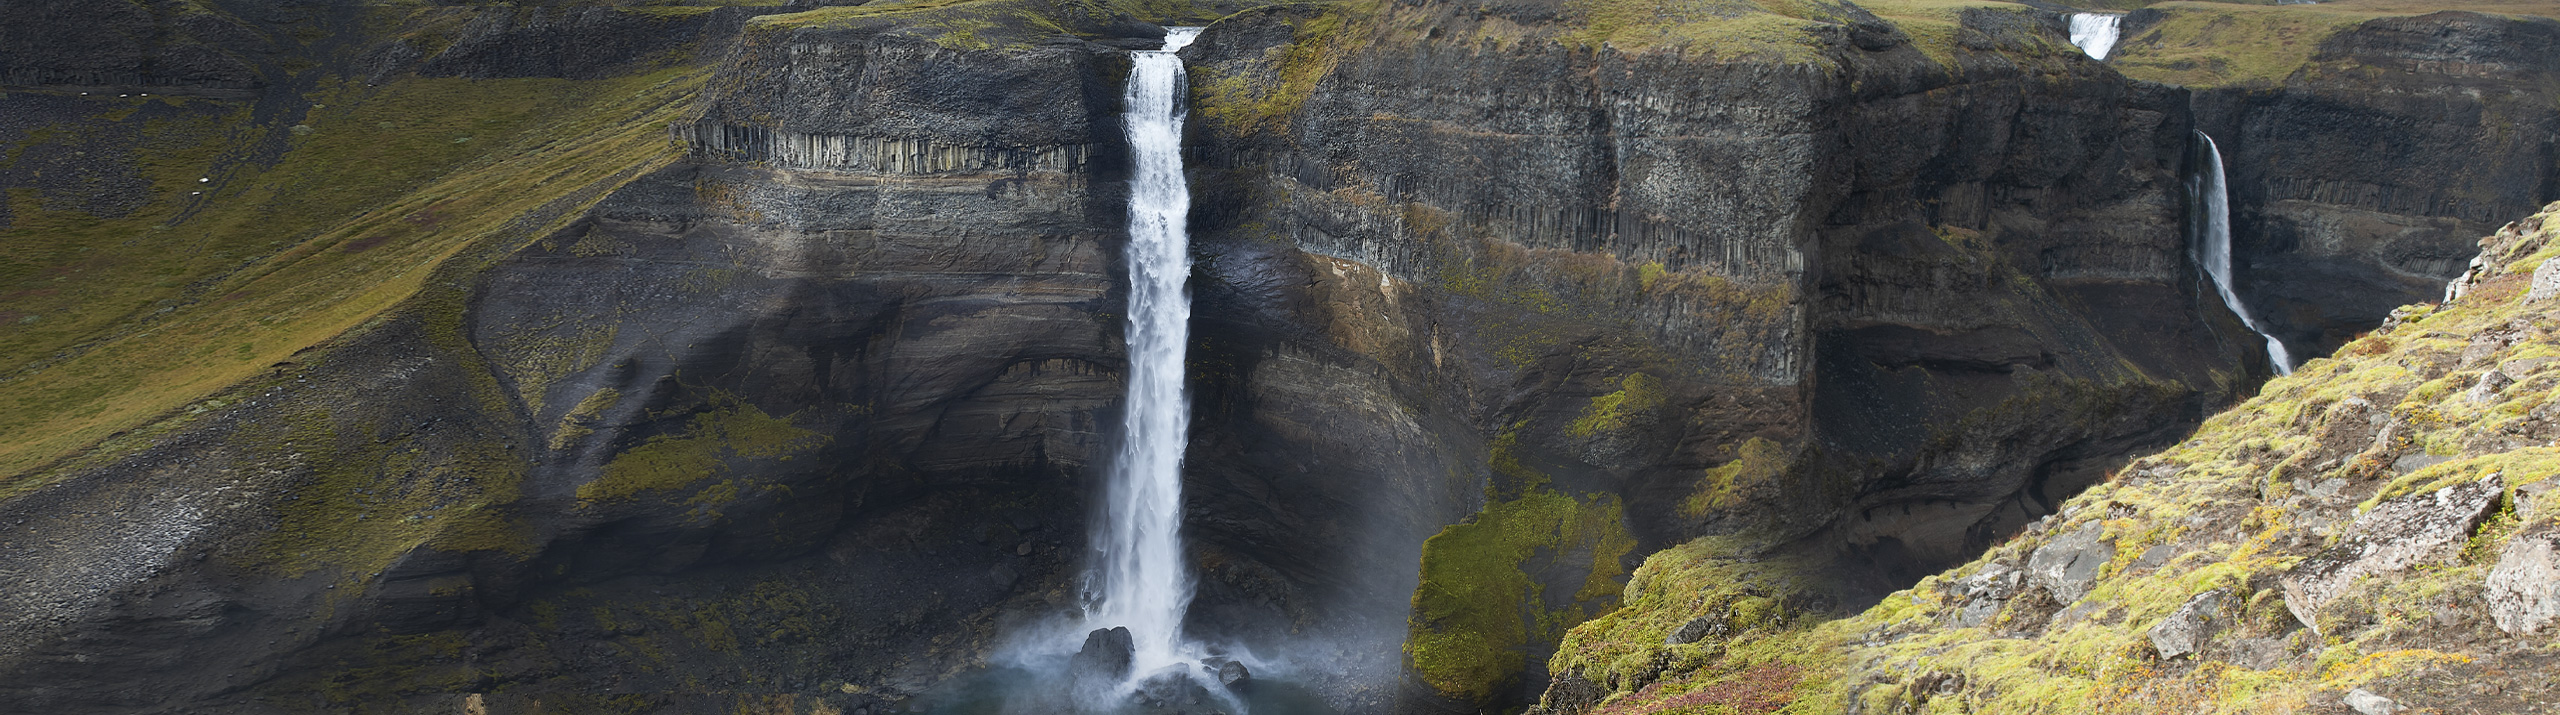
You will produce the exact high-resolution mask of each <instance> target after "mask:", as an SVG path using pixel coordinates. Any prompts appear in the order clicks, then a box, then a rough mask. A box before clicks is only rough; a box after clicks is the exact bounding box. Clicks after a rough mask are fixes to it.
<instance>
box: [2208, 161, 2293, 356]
mask: <svg viewBox="0 0 2560 715" xmlns="http://www.w3.org/2000/svg"><path fill="white" fill-rule="evenodd" d="M2196 138H2197V139H2201V140H2203V142H2204V151H2203V152H2201V153H2200V154H2199V156H2198V158H2200V159H2203V160H2204V166H2203V168H2202V169H2201V170H2199V171H2197V172H2196V173H2195V175H2194V176H2190V177H2188V178H2187V191H2188V193H2189V194H2191V195H2193V196H2194V197H2195V202H2196V206H2197V207H2198V208H2199V209H2201V210H2200V211H2197V212H2196V218H2197V221H2196V224H2197V225H2196V232H2195V236H2196V242H2195V252H2196V256H2195V258H2196V263H2197V264H2198V265H2202V266H2204V272H2205V275H2206V276H2207V277H2210V278H2212V279H2213V289H2214V291H2215V292H2216V293H2219V294H2221V296H2222V304H2223V305H2225V306H2229V307H2230V308H2231V314H2232V315H2236V316H2239V317H2240V324H2242V325H2246V326H2249V331H2250V332H2253V333H2256V334H2257V336H2258V338H2259V339H2262V340H2265V341H2267V362H2269V363H2273V364H2274V365H2275V368H2276V374H2278V375H2291V374H2293V352H2292V351H2290V350H2287V349H2285V347H2284V341H2282V340H2277V339H2276V337H2275V336H2273V335H2268V334H2267V329H2266V326H2264V325H2260V324H2259V323H2258V318H2257V316H2255V315H2252V314H2251V313H2250V312H2249V306H2248V305H2247V304H2245V303H2242V302H2240V293H2239V292H2238V290H2237V288H2236V287H2235V286H2234V284H2233V283H2232V277H2231V187H2230V185H2229V184H2228V183H2227V181H2226V177H2225V176H2224V174H2223V171H2222V147H2220V146H2217V145H2215V144H2214V143H2213V137H2212V136H2211V135H2208V134H2205V133H2204V132H2196Z"/></svg>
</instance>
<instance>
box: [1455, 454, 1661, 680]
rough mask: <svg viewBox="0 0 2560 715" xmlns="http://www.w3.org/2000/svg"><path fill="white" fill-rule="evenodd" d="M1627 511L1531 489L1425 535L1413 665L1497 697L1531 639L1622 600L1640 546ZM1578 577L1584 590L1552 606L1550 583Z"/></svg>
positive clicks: (1546, 638) (1549, 638)
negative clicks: (1622, 581) (1621, 587)
mask: <svg viewBox="0 0 2560 715" xmlns="http://www.w3.org/2000/svg"><path fill="white" fill-rule="evenodd" d="M1621 511H1622V510H1621V508H1620V504H1619V502H1618V498H1617V497H1616V496H1615V495H1609V494H1601V495H1597V496H1593V497H1589V498H1582V499H1577V498H1574V497H1573V496H1570V495H1566V494H1562V493H1559V492H1556V491H1554V490H1551V489H1547V488H1545V487H1542V486H1530V487H1527V488H1525V489H1523V490H1522V493H1521V494H1520V495H1519V496H1518V497H1517V498H1513V499H1509V500H1503V501H1495V502H1493V503H1490V504H1487V505H1485V508H1484V510H1483V511H1481V512H1478V513H1477V514H1476V515H1475V517H1474V518H1471V519H1469V520H1467V521H1465V522H1462V523H1458V524H1454V525H1451V526H1449V527H1448V528H1445V529H1442V530H1440V533H1439V534H1438V535H1435V536H1433V537H1431V538H1430V540H1428V541H1425V542H1423V546H1422V582H1421V585H1420V586H1419V587H1417V588H1415V589H1414V592H1413V616H1412V624H1411V631H1410V633H1409V635H1408V637H1407V638H1406V639H1405V655H1406V656H1407V657H1408V658H1410V659H1411V662H1412V664H1413V670H1414V672H1415V673H1416V674H1418V675H1419V676H1420V677H1421V678H1422V680H1423V682H1425V683H1428V684H1430V685H1431V687H1432V688H1433V689H1435V690H1438V691H1440V692H1441V693H1442V694H1445V695H1449V696H1451V697H1457V698H1462V699H1465V700H1468V701H1470V702H1479V703H1481V702H1489V701H1491V700H1492V698H1493V696H1494V695H1495V694H1496V692H1497V691H1498V690H1499V689H1500V688H1502V687H1504V686H1505V685H1507V684H1512V683H1515V682H1516V679H1517V678H1518V677H1519V676H1520V674H1521V671H1522V670H1523V669H1524V668H1526V667H1527V664H1528V655H1529V649H1530V648H1531V647H1532V644H1537V643H1549V642H1553V641H1554V640H1555V639H1556V638H1557V637H1558V636H1561V635H1562V634H1563V633H1564V632H1565V629H1567V628H1571V627H1573V626H1574V624H1577V623H1581V622H1582V621H1584V620H1585V619H1588V618H1591V617H1592V616H1594V615H1598V614H1599V613H1601V612H1604V611H1606V610H1608V609H1609V608H1611V607H1613V606H1615V605H1616V602H1617V598H1618V579H1619V577H1620V576H1623V575H1624V574H1625V571H1626V567H1625V566H1624V565H1622V559H1624V558H1626V555H1627V552H1628V551H1630V550H1632V549H1634V548H1635V537H1633V536H1632V535H1630V534H1628V533H1627V530H1626V527H1625V526H1624V524H1623V523H1622V519H1623V514H1622V513H1621ZM1577 576H1578V577H1579V583H1580V588H1579V589H1578V590H1575V591H1573V592H1572V595H1571V596H1570V597H1567V598H1561V599H1554V600H1555V602H1552V603H1551V602H1550V596H1551V595H1555V594H1552V593H1551V592H1550V591H1549V590H1548V589H1547V588H1546V584H1549V583H1558V582H1566V583H1570V582H1573V581H1574V580H1575V577H1577Z"/></svg>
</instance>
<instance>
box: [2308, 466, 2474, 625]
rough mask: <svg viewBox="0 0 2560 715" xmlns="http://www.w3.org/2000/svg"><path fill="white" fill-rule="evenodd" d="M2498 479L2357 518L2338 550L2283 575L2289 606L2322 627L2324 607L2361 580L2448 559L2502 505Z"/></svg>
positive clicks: (2407, 500) (2393, 503) (2404, 499)
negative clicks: (2320, 616) (2319, 617)
mask: <svg viewBox="0 0 2560 715" xmlns="http://www.w3.org/2000/svg"><path fill="white" fill-rule="evenodd" d="M2503 490H2504V486H2503V482H2501V481H2500V480H2499V475H2495V474H2492V475H2490V476H2489V477H2488V478H2487V479H2483V480H2480V481H2477V482H2473V483H2470V484H2463V485H2458V486H2451V487H2445V488H2443V489H2439V490H2436V491H2435V492H2432V493H2428V494H2424V495H2418V496H2409V497H2402V498H2399V499H2393V500H2390V501H2386V502H2383V503H2381V504H2377V505H2374V507H2373V510H2371V511H2367V512H2365V513H2363V514H2360V515H2358V516H2356V520H2355V523H2353V524H2350V525H2348V526H2347V533H2346V535H2345V536H2342V537H2339V539H2338V544H2337V545H2336V546H2332V547H2329V549H2328V550H2326V551H2322V552H2320V553H2318V554H2315V555H2313V556H2312V557H2311V558H2309V559H2305V560H2303V562H2302V563H2300V564H2297V565H2295V566H2294V567H2293V569H2292V570H2291V571H2289V572H2286V573H2285V575H2284V605H2285V608H2287V609H2290V610H2291V611H2293V617H2294V618H2296V619H2299V620H2301V621H2302V623H2303V625H2306V626H2311V627H2313V628H2314V629H2317V628H2318V624H2319V619H2318V614H2319V613H2320V608H2321V607H2322V606H2326V605H2328V604H2329V603H2330V602H2331V601H2334V600H2337V598H2338V596H2339V595H2341V594H2343V593H2344V592H2345V591H2346V590H2347V588H2348V587H2349V586H2352V585H2354V584H2355V582H2356V580H2357V579H2361V578H2364V577H2366V576H2373V575H2380V574H2386V573H2389V572H2392V571H2397V570H2400V569H2405V568H2409V567H2411V566H2416V565H2419V564H2423V563H2436V562H2442V561H2445V560H2448V559H2450V558H2452V557H2454V556H2456V555H2458V552H2459V551H2461V548H2462V544H2463V542H2464V541H2466V540H2468V539H2469V538H2470V536H2471V533H2472V532H2473V531H2474V530H2476V529H2477V528H2478V527H2479V525H2480V520H2481V519H2483V518H2487V517H2488V516H2489V513H2490V511H2492V510H2493V509H2495V508H2497V507H2498V506H2499V494H2500V492H2501V491H2503Z"/></svg>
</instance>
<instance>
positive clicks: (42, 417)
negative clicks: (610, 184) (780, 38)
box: [0, 70, 700, 491]
mask: <svg viewBox="0 0 2560 715" xmlns="http://www.w3.org/2000/svg"><path fill="white" fill-rule="evenodd" d="M698 75H699V72H698V71H686V70H664V71H658V72H655V73H650V74H641V75H632V76H626V77H622V78H618V79H611V80H601V81H587V82H576V81H570V80H556V79H504V80H465V79H427V78H414V77H411V78H404V79H400V80H396V81H393V82H389V83H386V84H384V85H383V86H381V87H366V86H362V85H358V84H353V83H327V84H324V85H323V86H322V88H321V89H319V90H317V91H315V92H314V93H313V94H312V96H311V97H310V98H309V99H310V100H311V101H312V102H314V103H315V104H316V105H318V106H317V107H316V108H315V109H314V110H313V111H312V112H311V115H310V116H309V117H308V118H307V119H306V120H305V122H304V126H306V127H308V129H307V130H300V131H297V132H296V133H295V135H294V136H295V138H294V139H293V140H292V148H291V151H289V152H288V153H286V154H285V155H284V156H283V158H282V160H281V161H279V162H277V163H275V164H274V165H273V166H267V167H259V166H255V165H247V164H242V165H228V166H217V164H216V158H217V157H218V156H219V155H221V153H222V152H223V151H224V150H225V149H227V148H229V146H230V145H231V144H232V143H233V142H235V141H237V138H238V137H239V136H241V135H242V133H243V131H244V127H242V126H241V125H242V124H245V120H246V110H245V109H228V108H212V109H210V111H196V112H193V113H190V114H184V115H181V118H180V119H177V120H162V121H159V122H157V123H155V124H154V125H152V126H146V127H143V128H142V130H143V135H144V136H146V137H148V139H146V140H145V143H144V144H143V145H142V146H140V147H138V148H137V149H136V150H135V151H134V155H135V156H138V157H143V159H142V160H141V161H140V162H138V163H137V166H136V167H135V168H136V171H137V172H138V173H139V174H140V176H141V177H142V179H144V180H145V181H147V182H148V183H149V186H150V196H151V198H150V201H149V203H148V204H147V205H145V206H144V207H143V208H142V209H141V210H139V211H135V212H133V213H132V214H130V215H127V216H122V217H116V218H99V217H96V216H93V215H90V214H89V213H87V212H84V211H80V210H78V209H77V208H74V207H65V206H54V205H49V202H46V201H41V200H39V199H38V197H37V196H36V195H34V193H33V192H32V191H24V190H22V191H16V192H12V194H11V195H10V196H9V197H8V200H9V201H11V202H12V206H11V208H12V209H13V213H14V214H15V220H14V222H13V223H12V224H11V225H10V226H9V227H8V229H7V230H6V231H0V247H5V249H6V250H5V251H0V253H5V254H7V255H8V256H9V259H8V260H7V262H6V263H5V264H0V310H5V311H8V312H10V313H14V314H19V315H25V316H39V317H36V318H34V319H28V318H23V317H21V318H19V319H18V323H17V325H14V326H12V327H13V329H12V330H11V331H10V332H9V333H7V334H6V335H5V336H0V365H6V366H7V369H8V372H6V373H5V376H0V406H5V409H0V434H7V435H11V437H12V438H11V439H9V440H6V441H5V442H0V475H18V474H23V473H25V472H27V471H28V470H30V469H32V468H36V467H39V466H42V465H44V464H46V463H48V462H49V461H51V460H54V459H56V458H58V457H60V456H62V455H65V454H68V453H71V452H74V451H76V450H80V449H82V448H84V447H86V446H89V445H92V444H95V443H97V442H98V441H99V440H101V439H103V438H106V437H108V436H110V435H117V434H122V433H124V432H127V431H129V430H133V429H135V428H136V427H139V426H141V425H143V424H144V423H146V422H149V421H152V420H154V419H155V418H158V417H161V416H164V415H170V414H172V413H173V411H176V410H179V409H180V408H183V407H185V406H186V405H188V404H189V403H191V402H195V401H197V400H200V399H203V398H204V397H205V396H207V395H209V394H212V393H213V392H215V391H217V390H220V389H222V388H224V387H225V386H228V385H231V384H235V383H238V382H240V381H242V380H245V379H248V378H251V377H253V376H256V375H258V374H260V373H261V372H263V371H265V370H266V369H267V368H268V366H270V365H272V364H275V363H277V362H279V361H284V360H287V359H289V358H290V356H292V355H293V354H294V353H295V352H296V351H299V350H302V349H304V348H307V347H310V346H313V345H316V344H319V343H321V342H323V341H326V340H328V339H329V338H331V337H333V336H336V335H338V334H340V333H342V332H344V331H346V330H348V329H350V328H353V327H355V326H358V325H361V324H364V323H365V322H366V321H367V320H370V319H372V318H374V317H376V316H378V315H380V314H381V313H382V311H384V310H388V309H391V308H392V307H394V306H396V305H399V304H401V302H402V301H404V300H405V299H407V298H409V297H410V296H411V295H413V294H414V293H416V292H417V290H418V289H419V287H420V286H421V284H422V282H424V281H426V280H428V279H429V277H430V276H431V275H433V274H434V273H435V268H436V267H437V266H438V265H439V264H440V263H441V262H443V261H445V260H446V259H448V258H450V257H452V256H454V255H456V254H457V252H459V251H462V250H464V249H465V248H467V247H470V246H472V245H474V244H475V242H477V241H478V240H480V239H481V238H482V237H484V236H487V235H489V234H490V233H492V232H493V231H496V230H498V229H500V228H501V227H505V226H506V225H507V224H508V223H509V222H510V221H511V220H512V219H513V218H514V217H516V216H519V215H522V214H524V213H526V212H527V211H529V210H531V209H532V208H534V207H537V206H540V205H542V204H544V203H546V202H549V201H551V200H553V199H555V198H558V197H561V196H564V195H567V194H568V193H569V192H571V191H573V190H577V189H579V188H582V187H585V186H586V185H588V184H589V183H591V182H594V181H596V180H598V179H601V178H604V177H608V176H613V175H615V174H618V173H622V172H625V171H627V170H630V169H633V168H634V167H640V166H644V165H647V164H650V163H652V162H660V161H665V160H667V159H669V158H671V157H672V156H673V152H672V151H671V149H672V147H671V145H670V144H669V143H668V142H667V140H666V138H665V134H664V132H663V127H664V125H665V123H666V122H667V121H668V120H669V119H672V118H673V115H674V113H675V112H676V111H678V109H679V108H680V106H681V105H680V101H679V100H681V99H682V98H684V97H685V96H687V95H688V94H689V93H690V92H691V89H692V87H693V86H694V85H695V84H697V83H698V82H699V81H700V77H699V76H698ZM97 101H98V102H101V103H107V102H115V103H124V104H139V103H142V102H171V103H185V102H195V103H198V104H204V103H207V102H208V100H182V99H162V98H152V99H139V98H135V99H116V100H108V99H99V100H97ZM197 109H200V110H203V109H206V108H204V107H198V108H197ZM101 114H102V115H103V116H104V117H106V118H108V119H114V118H117V117H119V116H124V115H133V114H138V113H134V112H129V111H119V108H117V107H114V106H109V107H108V108H107V109H106V111H102V112H101ZM89 130H90V128H89V127H86V126H83V125H78V124H75V125H71V126H65V127H62V128H60V129H59V130H58V131H55V132H39V133H38V134H37V135H36V136H34V137H32V138H31V140H30V143H37V142H45V141H77V139H78V137H79V136H81V134H82V133H83V132H85V131H89ZM200 178H210V179H212V181H209V182H200V181H198V179H200ZM196 191H202V192H203V194H202V195H200V196H199V195H196V194H193V193H191V192H196ZM136 366H148V368H149V369H140V370H137V369H136ZM28 486H31V485H29V484H25V483H10V484H8V485H6V486H0V490H10V491H14V490H18V489H23V488H27V487H28Z"/></svg>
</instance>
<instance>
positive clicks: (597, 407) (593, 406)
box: [551, 387, 622, 449]
mask: <svg viewBox="0 0 2560 715" xmlns="http://www.w3.org/2000/svg"><path fill="white" fill-rule="evenodd" d="M621 401H622V391H621V390H616V389H613V388H610V387H607V388H604V389H601V390H597V391H595V394H592V395H588V396H587V398H586V399H583V400H579V401H578V404H577V406H575V407H571V408H569V414H565V415H561V416H560V427H559V428H558V429H555V430H553V431H552V432H551V448H552V449H568V448H569V445H572V444H576V443H577V442H578V440H580V439H584V438H586V436H587V435H590V434H595V431H596V430H595V425H596V418H598V417H600V416H602V415H603V414H604V411H605V410H609V409H613V406H614V404H615V403H618V402H621Z"/></svg>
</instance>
